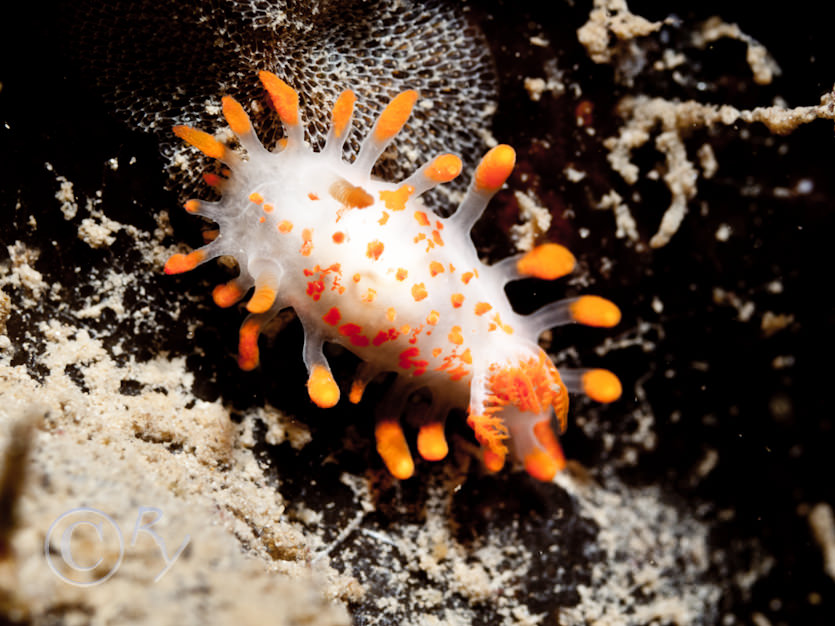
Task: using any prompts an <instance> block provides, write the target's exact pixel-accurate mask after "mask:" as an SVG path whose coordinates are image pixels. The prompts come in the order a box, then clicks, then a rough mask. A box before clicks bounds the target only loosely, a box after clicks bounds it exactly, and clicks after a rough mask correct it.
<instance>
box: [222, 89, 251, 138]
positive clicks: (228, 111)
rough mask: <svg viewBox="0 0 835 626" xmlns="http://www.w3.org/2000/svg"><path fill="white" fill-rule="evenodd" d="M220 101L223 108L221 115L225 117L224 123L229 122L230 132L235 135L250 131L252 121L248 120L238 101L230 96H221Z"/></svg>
mask: <svg viewBox="0 0 835 626" xmlns="http://www.w3.org/2000/svg"><path fill="white" fill-rule="evenodd" d="M220 102H221V107H222V109H223V117H225V118H226V123H227V124H229V128H231V129H232V132H234V133H235V134H236V135H246V134H248V133H250V132H252V123H251V122H250V121H249V116H248V115H247V114H246V111H244V108H243V107H242V106H241V104H240V102H238V101H237V100H235V98H233V97H232V96H223V97H222V98H221V99H220Z"/></svg>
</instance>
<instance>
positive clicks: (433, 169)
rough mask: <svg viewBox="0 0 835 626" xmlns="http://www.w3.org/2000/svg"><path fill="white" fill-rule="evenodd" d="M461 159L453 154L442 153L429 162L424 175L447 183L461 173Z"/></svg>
mask: <svg viewBox="0 0 835 626" xmlns="http://www.w3.org/2000/svg"><path fill="white" fill-rule="evenodd" d="M461 167H462V165H461V159H459V158H458V157H457V156H456V155H454V154H442V155H440V156H438V157H435V159H434V160H433V161H432V162H431V163H429V165H427V166H426V169H425V170H424V176H426V178H428V179H429V180H431V181H433V182H436V183H447V182H449V181H451V180H452V179H454V178H455V177H456V176H458V174H460V173H461Z"/></svg>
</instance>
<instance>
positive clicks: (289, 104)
mask: <svg viewBox="0 0 835 626" xmlns="http://www.w3.org/2000/svg"><path fill="white" fill-rule="evenodd" d="M258 78H260V79H261V84H262V85H264V89H266V90H267V93H268V94H270V99H272V101H273V106H274V107H275V110H276V111H278V117H279V118H281V122H282V124H284V125H286V126H296V125H297V124H298V123H299V94H298V93H296V90H295V89H293V88H292V87H291V86H290V85H288V84H287V83H285V82H284V81H283V80H281V79H280V78H279V77H278V76H276V75H275V74H273V73H272V72H264V71H262V72H258Z"/></svg>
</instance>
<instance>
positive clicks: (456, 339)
mask: <svg viewBox="0 0 835 626" xmlns="http://www.w3.org/2000/svg"><path fill="white" fill-rule="evenodd" d="M447 339H449V341H450V343H454V344H455V345H456V346H460V345H461V344H463V343H464V336H463V335H462V334H461V327H460V326H453V327H452V330H451V331H449V335H447Z"/></svg>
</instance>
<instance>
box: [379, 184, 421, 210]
mask: <svg viewBox="0 0 835 626" xmlns="http://www.w3.org/2000/svg"><path fill="white" fill-rule="evenodd" d="M414 192H415V188H414V187H412V186H411V185H401V186H400V187H398V188H397V189H395V190H394V191H381V192H380V200H381V201H382V202H383V204H385V205H386V208H387V209H389V210H390V211H402V210H403V209H405V208H406V202H408V200H409V197H410V196H411V195H412V194H413V193H414Z"/></svg>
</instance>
